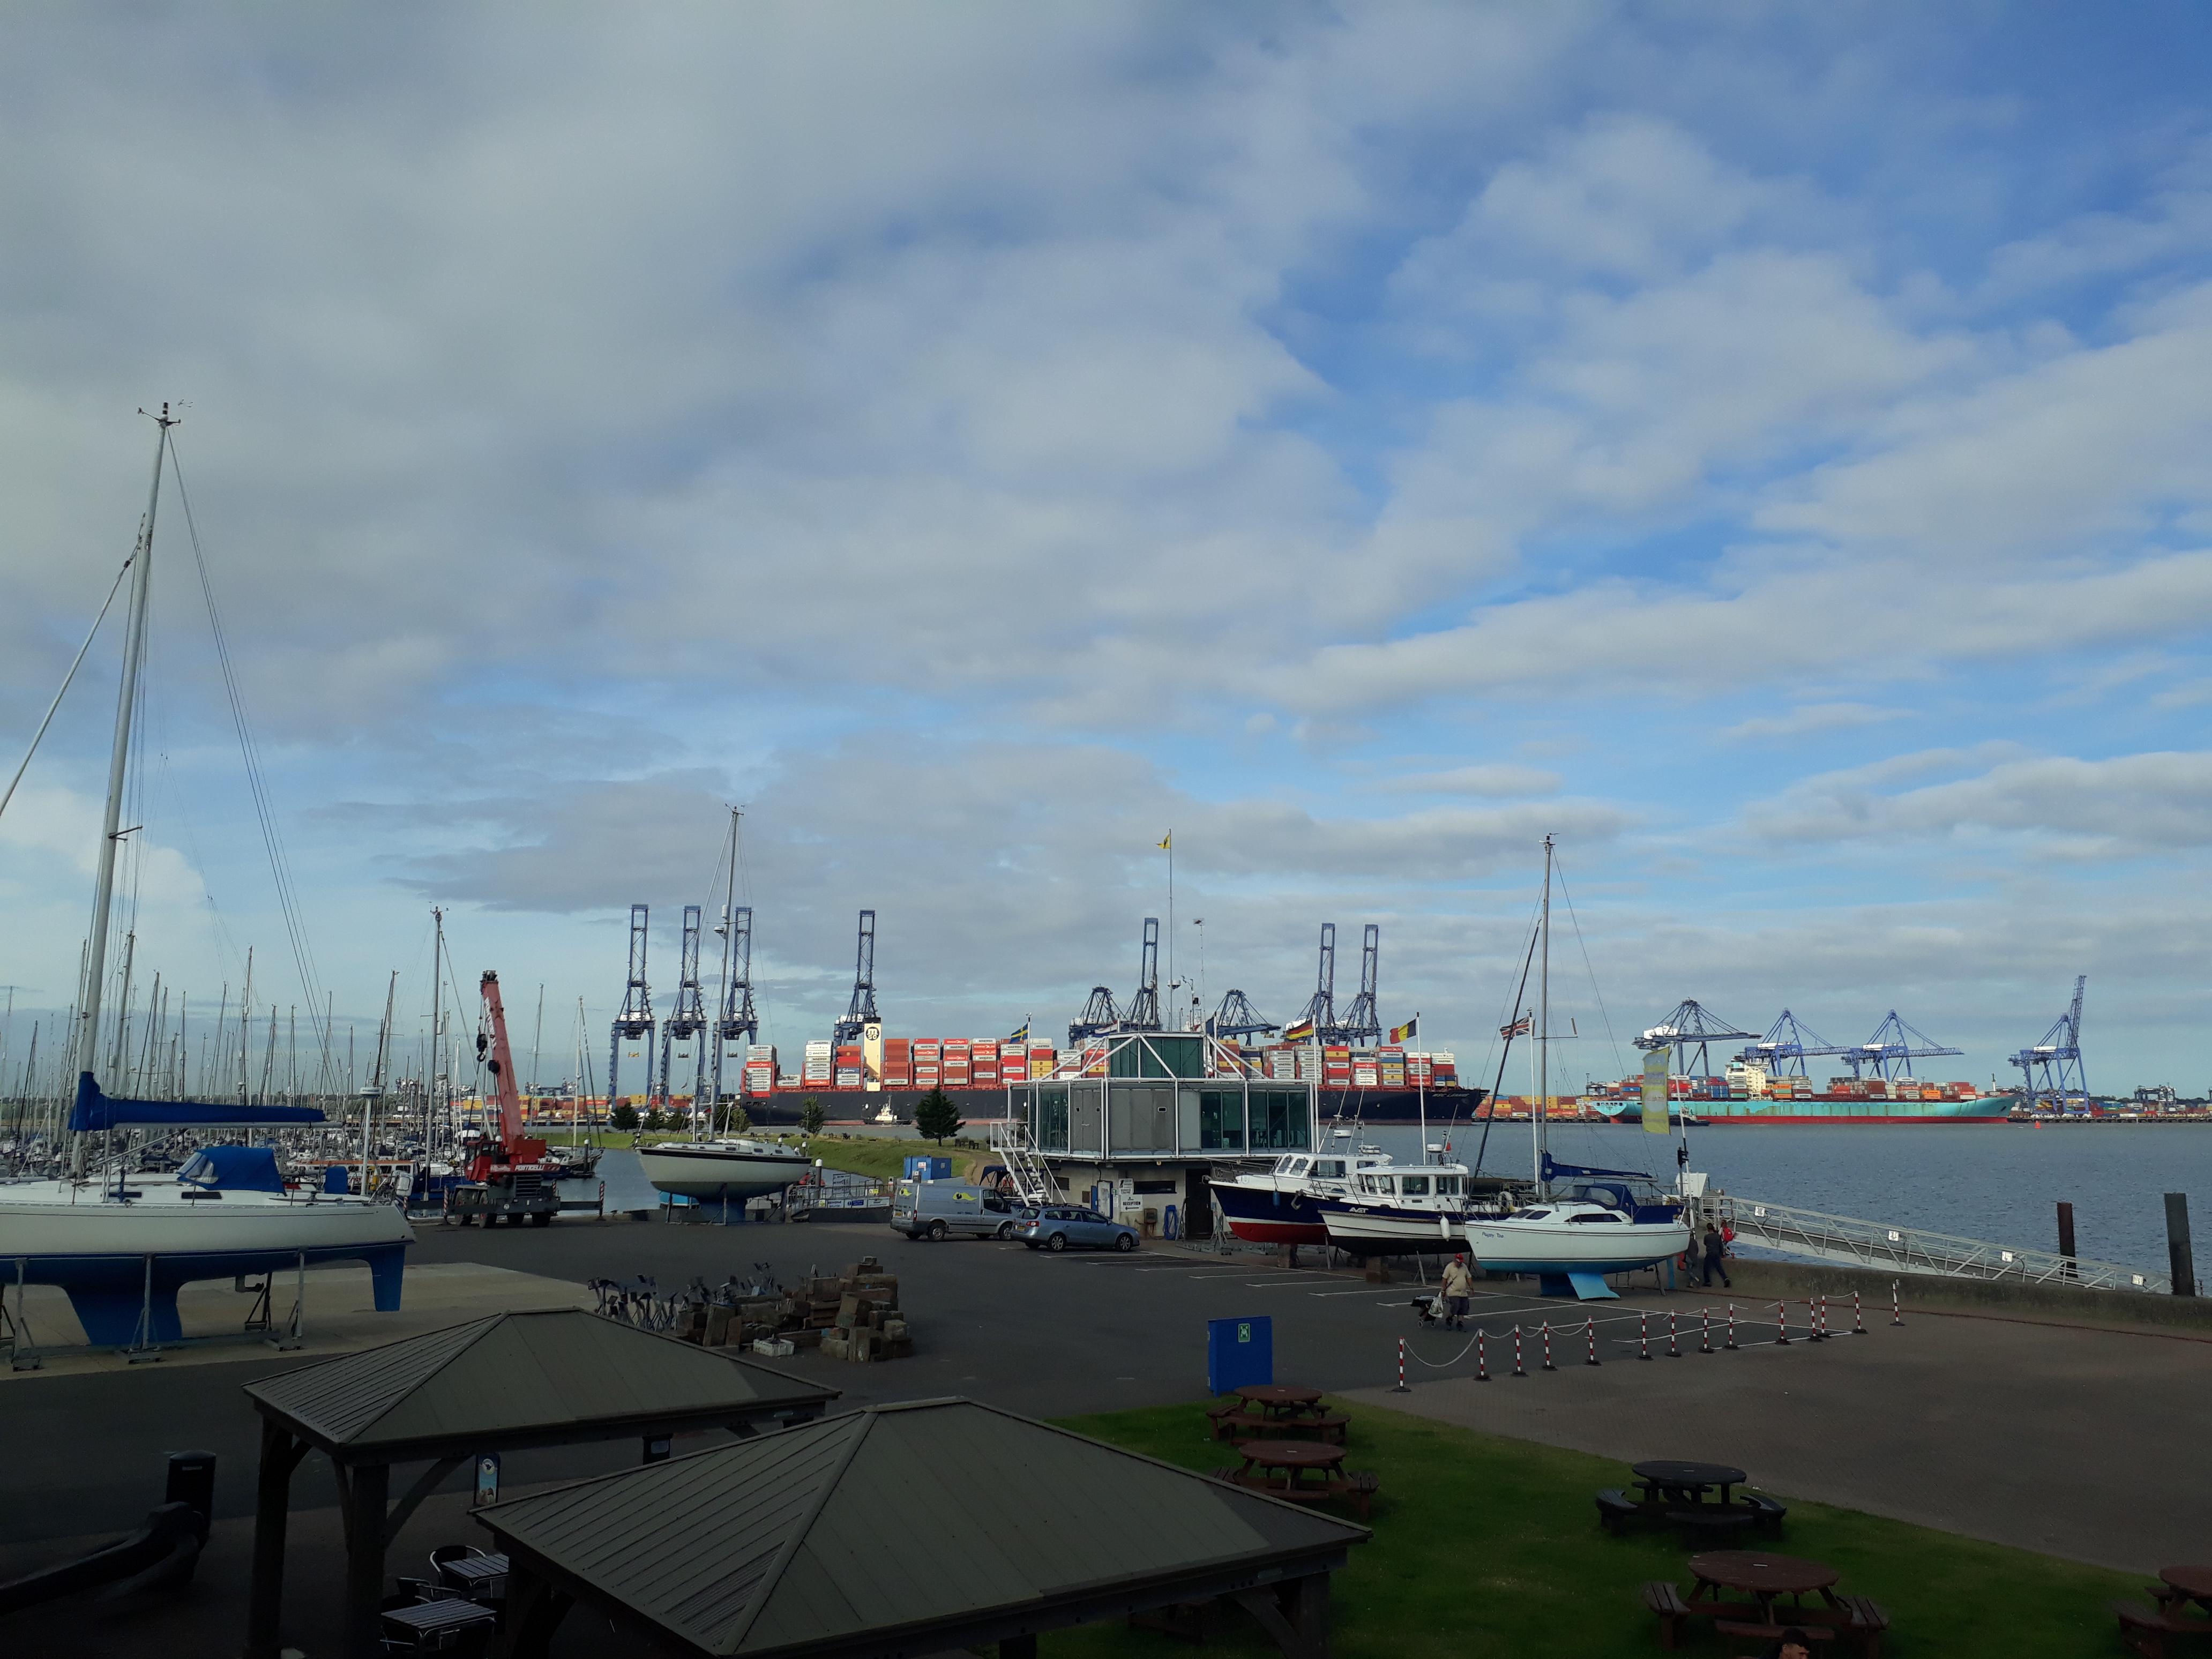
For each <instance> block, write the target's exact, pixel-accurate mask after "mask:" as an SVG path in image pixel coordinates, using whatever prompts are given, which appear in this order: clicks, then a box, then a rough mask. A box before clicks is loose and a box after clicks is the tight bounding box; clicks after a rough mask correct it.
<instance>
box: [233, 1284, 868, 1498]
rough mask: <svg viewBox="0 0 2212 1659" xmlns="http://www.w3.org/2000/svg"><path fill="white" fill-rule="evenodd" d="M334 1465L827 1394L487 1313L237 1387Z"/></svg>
mask: <svg viewBox="0 0 2212 1659" xmlns="http://www.w3.org/2000/svg"><path fill="white" fill-rule="evenodd" d="M246 1393H247V1394H248V1395H251V1396H252V1399H253V1401H254V1404H255V1405H256V1406H257V1407H258V1408H259V1409H260V1410H261V1411H262V1412H263V1413H264V1414H267V1415H270V1416H274V1417H276V1418H277V1419H280V1420H282V1421H283V1423H284V1424H285V1425H286V1426H287V1427H289V1428H290V1429H291V1430H292V1431H293V1432H295V1433H296V1434H299V1435H301V1436H303V1437H305V1438H307V1440H309V1441H311V1442H313V1443H315V1444H317V1445H319V1446H321V1447H323V1448H324V1449H326V1450H329V1451H331V1452H333V1453H334V1454H336V1455H338V1456H340V1457H343V1458H347V1459H349V1460H355V1461H359V1460H362V1459H364V1458H371V1457H374V1458H380V1459H384V1460H386V1461H393V1460H397V1459H398V1458H401V1457H405V1456H409V1455H438V1454H439V1453H440V1452H441V1451H446V1450H452V1451H456V1452H460V1453H472V1452H477V1451H491V1450H496V1449H500V1448H501V1447H503V1446H519V1445H533V1444H535V1445H544V1444H557V1443H568V1442H573V1441H581V1440H591V1439H599V1438H612V1437H617V1436H621V1435H625V1434H629V1433H634V1432H643V1431H650V1430H656V1429H658V1430H669V1431H673V1430H676V1429H678V1428H684V1427H700V1426H709V1425H716V1424H720V1423H738V1422H744V1421H747V1420H749V1419H755V1418H761V1417H769V1416H774V1415H775V1414H776V1413H779V1412H783V1411H798V1412H802V1413H808V1414H811V1413H814V1412H817V1411H818V1410H820V1408H821V1407H823V1405H825V1404H826V1403H828V1402H829V1401H831V1400H834V1399H836V1397H837V1394H838V1390H836V1389H831V1388H825V1387H823V1385H822V1384H820V1383H812V1382H809V1381H807V1380H806V1379H805V1378H803V1377H797V1376H789V1375H787V1374H786V1373H785V1372H782V1371H779V1370H775V1369H773V1368H772V1367H770V1366H767V1365H759V1364H753V1363H752V1362H750V1361H749V1360H744V1359H740V1358H737V1357H736V1356H735V1355H733V1354H730V1353H728V1352H725V1351H723V1350H720V1349H715V1348H702V1347H699V1346H696V1345H695V1344H692V1343H690V1342H684V1341H679V1340H677V1339H676V1338H674V1337H670V1336H660V1335H656V1334H653V1333H652V1332H649V1331H641V1330H639V1329H637V1328H635V1326H631V1325H626V1324H623V1322H621V1321H619V1320H614V1319H608V1318H605V1317H604V1316H601V1315H599V1314H595V1313H591V1312H587V1311H586V1310H583V1309H580V1308H563V1309H554V1310H545V1311H542V1312H535V1313H501V1314H494V1315H492V1316H489V1318H484V1319H477V1320H471V1322H468V1323H467V1324H465V1325H454V1326H450V1327H448V1328H446V1329H444V1330H437V1331H429V1332H426V1333H425V1334H422V1335H421V1336H411V1337H407V1338H404V1339H403V1340H400V1341H398V1342H391V1343H386V1345H385V1346H382V1347H380V1348H370V1349H368V1350H365V1351H364V1352H360V1353H352V1354H345V1355H343V1356H341V1357H339V1358H336V1359H329V1360H325V1361H324V1362H323V1363H322V1364H319V1365H306V1366H302V1367H301V1368H300V1369H299V1370H290V1371H284V1372H282V1373H280V1374H279V1375H277V1376H270V1377H264V1378H263V1379H261V1380H260V1381H259V1382H257V1383H247V1384H246Z"/></svg>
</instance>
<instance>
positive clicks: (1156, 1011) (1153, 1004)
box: [1119, 916, 1160, 1031]
mask: <svg viewBox="0 0 2212 1659" xmlns="http://www.w3.org/2000/svg"><path fill="white" fill-rule="evenodd" d="M1119 1029H1121V1030H1124V1031H1157V1030H1159V1029H1160V919H1159V918H1158V916H1146V918H1145V945H1144V952H1143V955H1142V957H1141V958H1140V959H1139V963H1138V966H1137V994H1136V995H1134V996H1133V997H1131V998H1130V999H1129V1006H1128V1007H1127V1009H1125V1010H1124V1011H1123V1012H1122V1015H1121V1024H1120V1028H1119Z"/></svg>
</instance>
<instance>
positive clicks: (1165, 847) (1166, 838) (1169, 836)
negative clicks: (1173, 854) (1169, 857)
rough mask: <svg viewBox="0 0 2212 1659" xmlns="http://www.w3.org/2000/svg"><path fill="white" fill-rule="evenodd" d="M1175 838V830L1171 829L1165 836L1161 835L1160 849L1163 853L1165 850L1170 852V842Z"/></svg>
mask: <svg viewBox="0 0 2212 1659" xmlns="http://www.w3.org/2000/svg"><path fill="white" fill-rule="evenodd" d="M1174 839H1175V831H1174V830H1172V829H1170V830H1169V831H1168V832H1167V834H1165V835H1164V836H1161V837H1160V851H1162V852H1163V853H1165V852H1168V851H1170V850H1171V849H1170V848H1169V846H1168V843H1169V842H1171V841H1173V840H1174Z"/></svg>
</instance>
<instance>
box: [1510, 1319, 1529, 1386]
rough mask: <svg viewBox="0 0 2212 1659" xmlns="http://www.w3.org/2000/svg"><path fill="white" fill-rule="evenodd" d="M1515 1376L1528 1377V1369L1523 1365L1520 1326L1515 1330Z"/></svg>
mask: <svg viewBox="0 0 2212 1659" xmlns="http://www.w3.org/2000/svg"><path fill="white" fill-rule="evenodd" d="M1513 1375H1514V1376H1528V1367H1527V1366H1526V1365H1524V1364H1522V1363H1521V1328H1520V1327H1519V1326H1518V1325H1516V1326H1515V1327H1514V1328H1513Z"/></svg>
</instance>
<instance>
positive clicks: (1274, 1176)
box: [1206, 1129, 1390, 1244]
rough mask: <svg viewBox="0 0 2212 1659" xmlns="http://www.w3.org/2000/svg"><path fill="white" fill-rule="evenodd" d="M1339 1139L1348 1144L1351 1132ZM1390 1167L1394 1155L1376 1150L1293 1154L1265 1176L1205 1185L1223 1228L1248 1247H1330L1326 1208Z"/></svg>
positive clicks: (1251, 1174)
mask: <svg viewBox="0 0 2212 1659" xmlns="http://www.w3.org/2000/svg"><path fill="white" fill-rule="evenodd" d="M1336 1138H1337V1139H1344V1140H1349V1139H1352V1132H1351V1131H1350V1130H1348V1129H1339V1130H1337V1131H1336ZM1389 1164H1390V1155H1389V1153H1388V1152H1382V1151H1380V1150H1378V1149H1377V1148H1376V1147H1373V1146H1362V1147H1360V1148H1359V1149H1358V1151H1356V1152H1345V1151H1343V1150H1341V1149H1339V1150H1337V1151H1334V1152H1292V1153H1290V1154H1287V1155H1286V1156H1285V1157H1282V1158H1277V1159H1276V1160H1275V1161H1274V1163H1273V1164H1271V1165H1270V1166H1269V1167H1268V1168H1267V1169H1265V1170H1243V1171H1240V1172H1239V1173H1237V1174H1236V1175H1232V1176H1225V1177H1224V1176H1216V1177H1214V1178H1213V1179H1212V1180H1211V1181H1209V1182H1206V1185H1207V1186H1208V1187H1209V1188H1212V1192H1213V1206H1214V1208H1215V1210H1216V1211H1217V1212H1219V1214H1220V1217H1221V1219H1222V1221H1223V1223H1224V1224H1225V1225H1226V1226H1227V1227H1228V1229H1229V1231H1230V1232H1231V1233H1232V1234H1233V1235H1235V1236H1236V1237H1238V1238H1241V1239H1243V1241H1244V1242H1245V1243H1248V1244H1326V1243H1328V1242H1329V1232H1328V1223H1327V1222H1326V1221H1325V1220H1323V1218H1322V1206H1323V1204H1325V1203H1326V1202H1327V1201H1328V1200H1331V1199H1333V1198H1334V1197H1336V1196H1337V1195H1339V1194H1344V1193H1347V1192H1349V1191H1350V1190H1351V1189H1352V1182H1354V1181H1355V1180H1356V1179H1358V1178H1359V1177H1361V1176H1364V1175H1366V1174H1368V1173H1369V1172H1371V1171H1374V1170H1383V1169H1387V1168H1389Z"/></svg>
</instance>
